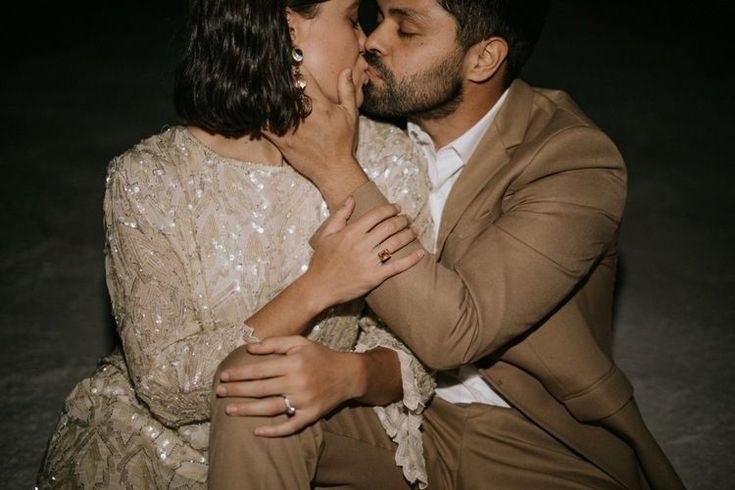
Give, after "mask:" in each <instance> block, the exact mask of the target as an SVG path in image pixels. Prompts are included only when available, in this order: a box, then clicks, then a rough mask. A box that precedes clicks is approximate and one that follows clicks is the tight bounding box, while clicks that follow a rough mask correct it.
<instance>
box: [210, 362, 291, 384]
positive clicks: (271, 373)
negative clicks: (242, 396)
mask: <svg viewBox="0 0 735 490" xmlns="http://www.w3.org/2000/svg"><path fill="white" fill-rule="evenodd" d="M288 362H289V361H288V360H287V358H286V356H279V357H274V358H270V359H263V360H262V361H257V362H255V363H253V364H248V365H246V366H236V367H231V368H227V369H225V370H224V371H222V373H221V374H220V381H222V382H225V383H232V382H235V381H251V380H254V379H266V378H273V377H275V376H282V375H283V374H285V373H286V372H287V371H288Z"/></svg>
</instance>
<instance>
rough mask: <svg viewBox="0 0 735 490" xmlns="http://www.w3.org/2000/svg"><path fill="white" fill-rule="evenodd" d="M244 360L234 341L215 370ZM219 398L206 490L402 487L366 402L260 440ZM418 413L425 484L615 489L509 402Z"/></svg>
mask: <svg viewBox="0 0 735 490" xmlns="http://www.w3.org/2000/svg"><path fill="white" fill-rule="evenodd" d="M252 358H253V357H252V356H250V355H249V354H248V353H247V351H245V350H244V349H243V348H240V349H237V350H236V351H234V352H233V353H232V354H231V355H230V356H229V357H228V358H227V359H225V361H223V363H222V365H221V366H220V369H223V368H224V367H227V366H229V365H232V364H233V363H234V362H237V363H243V362H248V361H249V360H251V359H252ZM215 379H219V376H217V377H216V378H215ZM215 384H216V382H215ZM228 401H229V400H228V399H226V398H224V399H222V398H215V399H214V400H213V404H212V425H211V433H210V449H209V488H210V489H214V490H221V489H249V490H250V489H262V490H277V489H309V488H333V489H379V490H391V489H408V488H411V486H410V485H409V484H408V483H407V482H406V480H405V479H404V478H403V475H402V473H401V470H400V468H398V467H397V466H396V464H395V460H394V454H395V445H394V443H393V442H392V441H391V440H390V438H389V437H388V436H387V435H386V434H385V431H384V430H383V428H382V426H381V425H380V422H379V421H378V418H377V416H376V415H375V412H374V411H373V410H372V408H369V407H344V408H341V409H339V410H338V411H336V412H335V413H333V414H331V415H330V416H328V417H325V418H324V419H322V420H321V421H319V422H318V423H316V424H314V425H312V426H311V427H309V428H307V429H305V430H303V431H302V432H300V433H299V434H297V435H294V436H290V437H284V438H278V439H266V438H260V437H256V436H255V435H254V434H253V429H254V428H255V427H257V426H259V425H262V424H263V422H264V420H265V419H263V418H257V417H229V416H227V415H225V413H224V408H225V405H226V404H227V402H228ZM297 408H298V407H297ZM425 415H426V420H425V422H424V452H425V455H426V462H427V470H428V473H429V488H432V489H441V490H444V489H446V490H449V489H478V490H480V489H579V490H582V489H590V488H593V489H620V488H623V487H621V486H620V485H619V484H618V483H616V482H615V481H614V480H613V479H612V478H610V477H609V476H608V475H607V474H605V473H604V472H602V471H601V470H600V469H599V468H597V467H596V466H594V465H592V464H591V463H589V462H587V461H586V460H584V459H582V458H581V457H579V456H578V455H576V454H575V453H573V452H571V451H570V450H569V449H568V448H567V447H566V446H564V445H563V444H561V443H560V442H558V441H557V440H556V439H554V438H553V437H551V436H550V435H548V434H547V433H546V432H544V431H543V430H542V429H540V428H539V427H538V426H536V425H535V424H533V423H532V422H530V421H529V420H528V419H527V418H526V417H524V416H523V415H522V414H521V413H519V412H518V411H517V410H515V409H508V408H500V407H491V406H487V405H481V404H467V405H464V404H461V405H454V404H451V403H447V402H445V401H443V400H441V399H435V400H434V401H433V402H432V403H431V405H430V406H429V408H428V409H427V410H426V412H425Z"/></svg>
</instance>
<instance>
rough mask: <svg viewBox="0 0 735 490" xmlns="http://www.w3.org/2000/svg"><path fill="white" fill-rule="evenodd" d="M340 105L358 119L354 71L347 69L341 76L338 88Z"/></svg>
mask: <svg viewBox="0 0 735 490" xmlns="http://www.w3.org/2000/svg"><path fill="white" fill-rule="evenodd" d="M337 97H338V101H339V105H341V106H342V107H344V108H345V110H347V112H349V113H350V115H352V116H353V117H355V118H357V91H356V89H355V84H354V82H353V81H352V69H351V68H347V69H345V70H342V73H340V74H339V84H338V86H337Z"/></svg>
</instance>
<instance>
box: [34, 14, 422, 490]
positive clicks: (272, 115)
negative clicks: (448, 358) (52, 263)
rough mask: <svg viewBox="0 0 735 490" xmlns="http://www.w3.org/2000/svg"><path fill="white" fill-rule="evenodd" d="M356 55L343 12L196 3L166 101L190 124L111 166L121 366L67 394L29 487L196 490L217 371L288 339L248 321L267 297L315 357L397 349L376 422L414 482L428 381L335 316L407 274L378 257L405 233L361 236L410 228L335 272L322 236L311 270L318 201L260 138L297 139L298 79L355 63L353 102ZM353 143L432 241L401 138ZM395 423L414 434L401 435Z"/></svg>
mask: <svg viewBox="0 0 735 490" xmlns="http://www.w3.org/2000/svg"><path fill="white" fill-rule="evenodd" d="M363 43H364V34H363V33H362V31H361V30H360V27H359V24H358V23H357V2H356V1H355V0H328V1H324V0H322V1H320V2H314V1H303V0H302V1H299V0H290V1H283V0H282V1H273V2H262V1H260V0H239V1H227V2H224V1H221V0H193V1H192V5H191V11H190V27H189V41H188V45H187V48H186V52H185V55H184V60H183V62H182V64H181V68H180V70H179V74H178V78H177V88H176V103H177V110H178V112H179V114H180V116H181V117H182V119H183V120H184V122H185V124H186V125H185V126H177V127H174V128H171V129H168V130H166V131H164V132H163V133H161V134H159V135H156V136H153V137H151V138H149V139H147V140H144V141H142V142H141V143H139V144H138V145H136V146H135V147H134V148H132V149H131V150H129V151H127V152H126V153H124V154H123V155H121V156H120V157H117V158H115V159H114V160H113V161H112V163H111V164H110V167H109V173H108V178H107V192H106V197H105V205H104V208H105V223H106V234H107V247H106V252H107V253H106V269H107V283H108V288H109V291H110V296H111V299H112V305H113V310H114V313H115V318H116V321H117V326H118V332H119V335H120V338H121V340H122V352H115V353H113V354H112V355H110V356H109V357H107V358H105V359H103V360H102V361H101V363H100V366H99V369H98V370H97V372H96V373H95V374H93V375H92V376H91V377H90V378H88V379H86V380H84V381H82V382H81V383H80V384H79V385H77V387H76V388H75V389H74V391H73V392H72V393H71V394H70V395H69V397H68V398H67V400H66V403H65V407H64V411H63V413H62V416H61V420H60V422H59V425H58V427H57V429H56V432H55V433H54V434H53V436H52V438H51V441H50V445H49V449H48V452H47V456H46V459H45V462H44V465H43V468H42V470H41V473H40V475H39V486H40V487H42V488H90V487H93V486H94V487H96V488H100V487H101V488H123V487H124V488H204V487H205V485H206V482H205V480H206V473H207V454H206V450H207V441H208V418H209V401H210V396H211V380H212V377H213V375H214V373H215V369H216V367H217V365H218V364H219V363H220V362H221V361H222V359H224V358H225V356H226V355H227V354H228V353H229V352H231V351H232V350H234V349H235V348H237V347H238V346H241V345H243V344H244V343H247V342H249V341H252V340H254V339H255V338H256V337H255V336H256V335H257V336H259V337H266V336H271V335H285V334H292V333H295V332H290V331H285V332H283V331H281V332H278V331H268V329H267V325H263V326H262V327H261V326H260V325H259V323H258V322H257V314H256V315H255V316H254V318H255V320H254V321H249V319H250V318H252V317H253V314H254V313H255V312H257V310H258V309H259V308H261V307H262V306H263V305H266V304H267V303H268V302H269V301H271V300H274V301H276V302H279V304H280V305H281V306H283V305H286V306H289V308H286V309H283V308H279V311H282V312H284V313H282V314H286V315H290V316H291V317H292V318H293V319H294V322H292V324H294V325H297V327H294V328H296V329H298V330H304V333H306V334H308V338H309V339H311V340H313V341H316V342H319V343H321V344H323V345H324V346H326V347H329V348H330V349H327V348H324V355H332V354H329V353H334V352H335V351H348V350H354V349H360V350H364V349H365V347H366V346H369V347H372V346H387V347H389V348H391V349H397V350H401V349H403V351H402V352H401V354H400V356H397V355H396V354H395V353H394V354H393V355H396V356H397V357H399V358H400V362H401V372H403V373H411V374H412V375H410V376H404V377H403V379H402V389H403V396H404V400H410V403H408V402H407V403H405V404H403V403H402V402H400V401H399V402H398V403H396V404H394V405H393V406H390V407H387V408H386V410H389V411H390V416H389V417H384V419H385V420H386V421H390V423H391V427H390V429H391V432H392V433H395V434H397V435H396V442H397V443H398V444H399V447H400V446H403V447H404V448H403V450H402V451H401V454H402V455H403V458H404V461H402V462H400V463H401V464H403V465H404V468H410V470H407V471H405V472H406V474H407V477H408V478H409V479H412V480H415V479H417V478H423V477H422V471H423V470H422V466H421V462H420V461H419V459H420V454H416V448H417V447H420V444H419V445H417V444H416V440H415V438H417V437H419V438H420V435H419V434H418V431H417V429H416V430H414V429H415V428H416V427H417V423H416V419H417V418H418V417H420V412H421V410H422V406H423V404H422V403H423V402H425V401H426V400H427V399H428V397H429V396H430V395H431V392H432V388H433V385H432V381H431V379H430V377H429V376H428V375H427V374H426V373H425V372H424V371H423V369H422V367H421V366H420V363H418V362H417V361H416V360H415V359H413V358H412V357H411V356H410V355H409V354H407V353H406V352H405V348H404V347H402V346H401V345H400V343H399V342H398V341H397V340H395V339H394V338H392V337H391V336H390V335H389V334H388V333H387V332H385V330H384V329H382V328H368V329H366V330H365V332H364V333H361V331H360V328H359V327H358V322H360V321H361V322H362V324H364V325H365V324H373V325H374V322H372V321H370V320H366V319H364V318H363V319H361V312H362V310H363V307H364V305H363V303H361V302H360V301H353V302H349V303H345V304H341V303H343V302H344V301H345V300H347V299H351V298H354V297H357V296H359V295H361V294H364V293H365V292H367V291H368V290H369V289H370V288H371V287H374V286H376V285H377V284H379V283H380V282H381V281H382V280H384V279H385V278H387V277H388V276H389V275H391V274H395V273H397V272H400V271H401V270H403V269H405V268H407V267H408V266H410V265H411V264H412V263H414V262H415V261H417V260H418V258H419V257H414V258H412V259H411V260H410V261H403V262H400V263H399V262H395V263H391V262H390V261H388V262H386V264H381V262H380V261H378V260H377V259H376V250H377V251H378V252H380V253H381V254H382V253H383V252H385V251H384V250H382V248H386V249H388V250H387V252H391V251H393V250H395V249H396V248H399V247H400V246H401V245H402V244H404V243H406V242H408V241H410V240H412V239H413V238H414V237H415V235H414V234H412V232H411V231H409V230H407V229H404V230H402V231H401V232H399V233H397V234H395V235H392V236H391V235H390V234H389V233H387V232H386V229H388V228H390V227H387V228H386V227H381V226H376V227H374V228H373V226H372V225H374V224H376V223H378V222H379V221H380V220H382V219H383V218H386V217H389V218H390V219H392V220H393V221H392V223H393V225H396V228H394V229H397V228H401V227H405V226H406V222H405V220H404V219H403V218H401V217H398V216H393V215H396V214H397V211H391V210H386V209H383V210H382V211H381V212H382V214H380V213H375V214H373V215H372V216H370V217H366V219H367V220H366V219H362V221H361V226H364V227H366V229H370V228H373V231H371V232H370V233H371V234H372V236H371V237H370V238H371V239H372V240H374V241H375V243H376V244H379V246H378V248H376V249H375V250H373V249H370V248H367V249H366V248H365V247H363V248H362V250H364V252H361V255H360V254H357V255H359V256H357V257H351V258H350V260H347V259H346V258H345V260H341V261H340V260H337V259H339V256H338V250H337V248H335V247H332V248H330V247H329V246H328V245H329V243H328V242H329V239H324V238H323V239H322V240H321V241H320V243H322V242H323V243H327V245H325V246H324V247H322V246H321V245H320V246H319V247H318V248H317V251H316V252H315V253H314V256H313V257H312V256H311V255H312V252H311V249H310V247H309V245H308V243H307V241H308V239H309V237H310V236H311V235H312V234H313V233H314V232H315V231H316V230H317V228H318V227H319V225H320V224H321V222H322V221H323V220H324V219H325V218H326V217H327V214H328V210H327V209H326V205H325V204H324V202H323V201H322V199H321V196H320V195H319V192H318V191H317V189H316V188H315V187H314V186H313V185H311V184H310V183H309V182H308V181H307V180H306V179H304V178H303V177H302V176H300V175H299V174H298V173H296V172H295V171H294V170H293V169H292V168H291V167H289V166H288V165H287V163H286V162H284V161H283V157H282V156H281V154H280V152H278V150H277V149H276V148H275V146H273V145H271V144H270V143H269V142H268V140H267V139H266V138H264V137H263V132H264V131H269V132H272V133H275V134H283V133H285V132H286V131H289V130H293V129H296V128H297V127H298V124H299V121H301V120H302V118H304V117H306V116H307V115H308V112H309V99H308V96H307V95H306V94H307V93H308V88H307V90H306V93H305V92H304V84H305V83H307V84H308V83H315V84H318V85H319V86H320V88H321V91H322V92H324V93H325V94H327V95H328V96H329V97H331V98H333V99H336V98H337V80H338V74H339V72H340V71H341V70H342V69H343V68H345V67H351V68H352V80H353V81H354V83H355V85H356V87H358V88H359V86H360V85H361V84H362V82H363V80H365V74H364V69H365V63H364V61H363V59H362V57H361V56H360V53H361V51H362V49H363ZM307 70H308V73H312V74H314V75H313V77H310V78H309V79H308V80H307V79H306V78H305V74H306V72H307ZM357 92H358V94H359V92H360V91H359V90H358V91H357ZM358 97H361V95H358ZM359 142H360V144H359V146H358V149H357V155H358V159H359V160H360V161H361V162H362V164H363V165H364V168H365V171H366V173H367V174H368V175H369V176H370V178H371V179H372V180H374V181H376V182H377V183H378V184H379V185H381V186H382V187H383V190H384V192H385V193H386V194H387V195H388V196H390V197H391V198H392V199H393V200H394V201H396V202H398V203H399V204H400V206H401V207H402V208H403V211H404V212H405V213H406V214H407V215H409V216H412V217H416V222H415V226H416V227H417V228H419V229H426V230H428V229H429V228H430V227H429V226H427V220H428V213H427V212H426V209H425V208H424V202H425V183H424V182H425V181H424V180H423V175H424V173H423V170H422V169H421V168H419V167H417V166H416V164H415V162H420V161H421V160H420V157H419V155H418V153H417V152H415V151H414V149H413V147H412V146H411V144H410V143H409V142H408V140H407V138H405V137H404V136H403V135H402V133H401V132H400V131H398V130H396V129H394V128H392V127H390V126H386V125H382V124H378V123H375V122H372V121H369V120H363V121H362V124H361V127H360V132H359ZM348 215H349V205H347V206H346V207H345V208H344V209H342V210H340V212H338V213H335V218H334V219H333V220H332V221H331V222H330V223H329V224H328V226H327V227H326V228H325V229H324V231H323V232H322V234H321V236H322V237H327V238H331V239H332V241H333V242H338V241H341V242H340V243H346V242H345V240H347V241H348V240H349V238H348V237H349V235H348V234H345V233H344V231H345V230H346V229H344V230H343V227H344V222H345V219H346V217H347V216H348ZM391 216H392V217H391ZM371 219H372V220H373V221H372V222H371V221H369V220H371ZM350 226H352V225H350ZM340 230H342V231H340ZM340 233H342V235H340ZM345 237H347V238H345ZM358 249H359V247H356V246H355V247H352V250H353V251H354V250H358ZM352 253H353V254H355V253H356V252H352ZM388 256H389V253H388V254H387V255H384V254H383V258H387V257H388ZM350 264H356V265H350ZM274 298H275V299H274ZM326 306H330V308H329V309H327V311H326V312H324V313H323V314H322V315H321V316H320V317H319V320H318V321H309V320H310V319H311V318H312V317H313V314H314V313H315V312H316V311H317V310H320V309H323V308H324V307H326ZM265 309H266V310H267V306H266V308H265ZM244 320H248V323H251V324H253V325H255V331H253V330H252V328H250V327H248V326H246V324H244V323H243V321H244ZM286 323H288V322H286ZM312 325H313V326H312ZM354 355H367V354H354ZM401 424H404V426H405V427H411V428H413V429H412V430H413V433H409V432H410V431H408V430H396V427H397V426H400V425H401ZM412 437H413V438H414V440H413V442H412V441H411V440H409V439H411V438H412Z"/></svg>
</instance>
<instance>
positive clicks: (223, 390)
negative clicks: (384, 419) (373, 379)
mask: <svg viewBox="0 0 735 490" xmlns="http://www.w3.org/2000/svg"><path fill="white" fill-rule="evenodd" d="M247 350H248V352H250V353H251V354H254V355H263V356H265V355H269V354H280V356H278V357H275V358H273V357H271V358H268V359H264V360H263V361H262V362H256V363H253V364H249V365H247V366H243V367H240V368H230V369H227V370H225V371H223V372H222V373H221V376H220V380H221V381H222V383H221V384H220V385H219V386H218V387H217V395H218V396H227V397H243V398H245V399H243V400H241V401H238V402H233V403H231V404H229V405H227V407H226V408H225V412H226V413H227V414H228V415H232V416H261V417H274V416H277V415H282V414H283V413H285V411H286V410H285V409H286V406H285V403H284V399H283V396H286V397H288V399H289V401H290V402H291V404H292V405H293V406H294V407H295V408H296V413H295V414H294V415H293V416H292V417H289V418H288V419H286V420H285V421H284V422H283V423H280V424H277V425H266V426H262V427H258V428H257V429H256V431H255V433H256V435H259V436H264V437H281V436H287V435H290V434H294V433H296V432H298V431H299V430H301V429H303V428H304V427H306V426H307V425H309V424H312V423H313V422H315V421H316V420H318V419H319V418H320V417H322V416H324V415H326V414H327V413H329V412H330V411H331V410H333V409H334V408H335V407H337V406H338V405H339V404H341V403H343V402H345V401H347V400H350V399H352V398H358V397H360V396H362V395H363V393H364V392H365V390H366V388H365V384H366V379H365V366H363V363H362V358H361V354H355V353H348V352H338V351H334V350H331V349H329V348H327V347H324V346H322V345H320V344H317V343H316V342H312V341H311V340H308V339H306V338H304V337H301V336H293V337H271V338H269V339H266V340H264V341H263V342H261V343H257V344H250V345H248V346H247Z"/></svg>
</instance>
